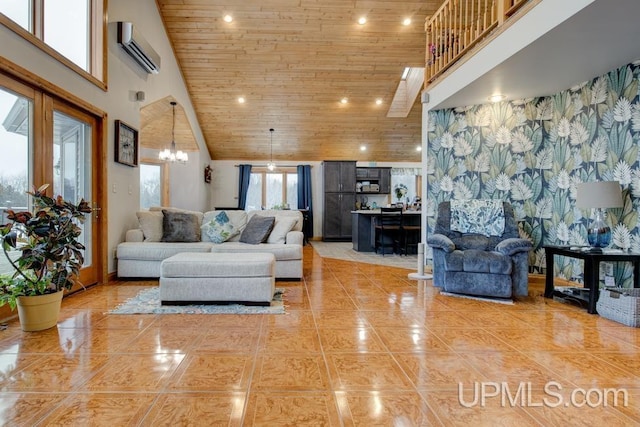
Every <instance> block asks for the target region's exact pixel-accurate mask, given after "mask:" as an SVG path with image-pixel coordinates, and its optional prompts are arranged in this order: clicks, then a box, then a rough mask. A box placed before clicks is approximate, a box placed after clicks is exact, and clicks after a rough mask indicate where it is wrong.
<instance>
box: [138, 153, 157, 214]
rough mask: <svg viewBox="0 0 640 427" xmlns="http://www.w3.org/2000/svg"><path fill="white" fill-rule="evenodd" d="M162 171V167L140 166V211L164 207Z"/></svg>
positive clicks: (142, 164) (144, 164) (143, 164)
mask: <svg viewBox="0 0 640 427" xmlns="http://www.w3.org/2000/svg"><path fill="white" fill-rule="evenodd" d="M161 187H162V169H161V167H160V165H152V164H147V163H141V164H140V209H149V208H150V207H151V206H162V198H161V197H162V194H161V190H162V188H161Z"/></svg>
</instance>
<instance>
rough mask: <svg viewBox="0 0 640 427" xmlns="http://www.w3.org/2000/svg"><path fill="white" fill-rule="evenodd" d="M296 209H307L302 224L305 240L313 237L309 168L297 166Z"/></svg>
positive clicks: (307, 166)
mask: <svg viewBox="0 0 640 427" xmlns="http://www.w3.org/2000/svg"><path fill="white" fill-rule="evenodd" d="M298 209H307V210H308V212H307V218H306V219H307V221H305V223H304V228H303V230H302V231H303V232H304V236H305V238H307V239H308V238H309V237H313V206H312V202H311V166H310V165H298Z"/></svg>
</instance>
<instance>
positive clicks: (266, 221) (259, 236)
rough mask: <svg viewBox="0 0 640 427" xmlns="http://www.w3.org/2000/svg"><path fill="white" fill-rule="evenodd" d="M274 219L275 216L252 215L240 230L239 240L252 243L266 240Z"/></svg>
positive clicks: (255, 243)
mask: <svg viewBox="0 0 640 427" xmlns="http://www.w3.org/2000/svg"><path fill="white" fill-rule="evenodd" d="M275 221H276V218H275V217H273V216H260V215H254V216H252V217H251V219H250V220H249V222H248V223H247V226H246V227H245V229H244V230H242V234H241V235H240V241H241V242H243V243H251V244H252V245H257V244H258V243H264V242H266V241H267V239H268V238H269V234H270V233H271V230H273V225H274V223H275Z"/></svg>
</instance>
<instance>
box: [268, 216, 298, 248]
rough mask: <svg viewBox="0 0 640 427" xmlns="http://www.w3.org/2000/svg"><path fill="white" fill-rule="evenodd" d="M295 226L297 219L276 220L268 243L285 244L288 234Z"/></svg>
mask: <svg viewBox="0 0 640 427" xmlns="http://www.w3.org/2000/svg"><path fill="white" fill-rule="evenodd" d="M294 225H296V219H295V218H276V222H275V224H274V225H273V230H271V233H270V234H269V238H268V239H267V243H284V242H285V241H286V239H287V233H288V232H290V231H291V230H292V229H293V226H294Z"/></svg>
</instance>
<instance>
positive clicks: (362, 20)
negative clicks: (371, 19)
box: [358, 16, 367, 25]
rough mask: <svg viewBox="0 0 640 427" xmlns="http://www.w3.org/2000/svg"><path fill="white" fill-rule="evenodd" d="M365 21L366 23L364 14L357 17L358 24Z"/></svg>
mask: <svg viewBox="0 0 640 427" xmlns="http://www.w3.org/2000/svg"><path fill="white" fill-rule="evenodd" d="M366 23H367V18H365V17H364V16H361V17H360V18H358V24H360V25H364V24H366Z"/></svg>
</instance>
